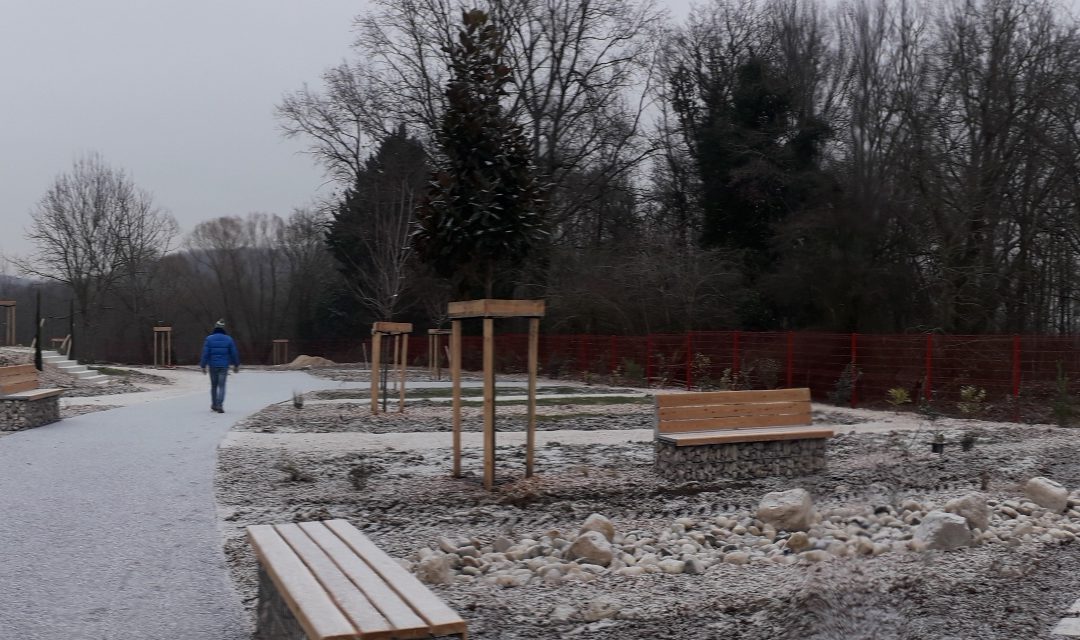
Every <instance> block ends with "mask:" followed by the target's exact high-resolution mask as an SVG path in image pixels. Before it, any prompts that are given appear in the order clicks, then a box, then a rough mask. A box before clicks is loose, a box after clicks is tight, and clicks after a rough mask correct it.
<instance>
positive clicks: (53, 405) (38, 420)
mask: <svg viewBox="0 0 1080 640" xmlns="http://www.w3.org/2000/svg"><path fill="white" fill-rule="evenodd" d="M63 392H64V390H63V389H39V388H38V371H37V369H36V368H35V367H34V365H32V364H19V365H10V366H6V367H0V431H19V430H21V429H30V428H33V427H40V426H42V425H46V424H50V423H52V422H56V421H58V420H59V419H60V402H59V397H60V395H61V394H62V393H63Z"/></svg>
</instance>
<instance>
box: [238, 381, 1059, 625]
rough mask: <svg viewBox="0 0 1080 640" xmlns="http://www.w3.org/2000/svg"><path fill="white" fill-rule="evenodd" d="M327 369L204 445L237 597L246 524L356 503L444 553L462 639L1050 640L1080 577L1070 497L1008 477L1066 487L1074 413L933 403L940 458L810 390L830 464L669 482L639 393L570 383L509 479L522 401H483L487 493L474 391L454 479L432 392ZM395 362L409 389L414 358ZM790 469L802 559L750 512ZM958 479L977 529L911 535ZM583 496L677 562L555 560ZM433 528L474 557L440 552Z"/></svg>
mask: <svg viewBox="0 0 1080 640" xmlns="http://www.w3.org/2000/svg"><path fill="white" fill-rule="evenodd" d="M335 377H337V378H338V379H339V380H340V379H342V378H343V377H346V378H347V379H349V380H350V382H353V383H356V384H357V385H359V386H360V387H361V389H360V390H359V392H358V393H357V394H356V398H355V401H354V402H353V403H348V402H342V403H335V404H322V405H319V404H309V405H306V406H305V407H304V408H302V409H299V410H297V409H295V408H293V407H292V406H291V404H290V403H288V402H283V403H278V404H277V405H273V406H271V407H269V408H268V409H266V410H264V411H262V412H260V413H258V414H256V415H254V416H252V417H251V418H250V419H248V420H245V421H242V422H241V423H239V424H238V425H237V426H236V428H235V429H234V430H233V432H231V433H230V434H229V435H228V436H227V437H226V438H225V440H224V441H223V442H222V446H221V448H220V450H219V456H220V459H219V467H218V484H217V487H218V492H217V495H218V503H219V504H218V506H219V510H220V514H221V517H222V520H223V521H222V526H223V531H224V533H225V536H226V543H225V548H226V554H227V556H228V558H229V560H230V564H231V567H232V569H233V575H234V578H235V579H236V582H237V585H238V587H239V589H240V591H241V594H242V595H243V597H244V599H245V603H246V604H247V605H248V606H249V608H250V606H252V605H253V603H254V598H255V591H254V565H253V558H252V556H251V553H250V549H249V548H248V546H247V544H246V542H244V540H243V538H242V533H243V527H244V526H246V525H249V524H262V523H273V522H290V521H294V520H306V519H317V518H325V517H344V518H347V519H349V520H350V521H351V522H353V523H354V524H355V525H356V526H357V527H359V528H361V529H362V530H364V531H365V532H366V533H367V534H368V535H369V536H371V537H372V538H373V539H374V540H375V542H376V543H377V544H379V545H380V546H381V547H382V548H384V549H385V550H387V551H388V552H389V553H391V554H393V555H396V556H398V557H400V558H402V559H405V560H407V561H408V562H410V563H411V566H413V567H414V569H416V570H417V571H418V572H419V573H421V574H425V575H428V574H434V575H436V576H438V575H440V572H439V571H433V570H432V563H435V564H438V563H443V562H445V563H447V567H445V568H446V569H447V570H448V571H449V573H448V574H447V575H448V579H449V581H450V582H449V583H447V584H441V585H435V586H433V588H434V589H435V590H436V591H437V592H438V593H439V594H440V595H441V596H442V597H443V598H444V599H446V600H447V602H448V603H449V604H450V605H451V606H453V607H454V608H455V609H456V610H457V611H459V612H460V613H461V614H462V615H463V616H464V617H465V618H466V619H467V620H468V622H469V625H470V635H471V636H472V637H475V638H499V639H503V638H505V639H518V638H564V637H565V638H572V637H582V638H604V639H611V640H615V639H626V638H668V637H671V638H725V639H727V638H746V639H751V638H753V639H758V638H761V639H764V638H769V639H772V638H829V639H836V640H840V639H848V638H883V639H893V638H896V639H899V638H972V639H974V638H991V639H1002V640H1005V639H1009V640H1012V639H1014V638H1044V637H1050V636H1049V633H1050V629H1051V628H1052V627H1053V625H1054V624H1056V623H1057V621H1058V619H1060V618H1061V616H1062V615H1064V613H1065V610H1066V608H1067V607H1068V606H1069V604H1071V603H1072V602H1073V601H1074V600H1075V599H1076V597H1077V595H1078V594H1080V553H1077V547H1076V545H1077V544H1080V542H1074V540H1075V537H1076V532H1080V511H1078V510H1077V508H1073V509H1072V510H1071V511H1070V512H1068V513H1067V514H1065V515H1054V514H1049V513H1046V512H1045V510H1040V509H1038V508H1037V507H1036V508H1032V507H1033V505H1031V504H1030V503H1027V501H1026V499H1025V497H1024V493H1023V489H1022V483H1023V482H1025V481H1026V480H1027V479H1028V478H1030V477H1032V476H1036V475H1043V476H1047V477H1051V478H1054V479H1056V480H1058V481H1060V482H1062V483H1063V484H1065V485H1066V486H1068V487H1070V488H1072V489H1073V490H1074V493H1073V503H1074V504H1076V505H1080V502H1078V498H1080V494H1077V493H1076V492H1075V490H1076V489H1077V488H1080V464H1078V461H1077V457H1076V454H1075V451H1076V445H1077V443H1078V441H1080V430H1071V429H1061V428H1057V427H1051V426H1046V425H1042V426H1040V425H1035V426H1031V425H1014V424H1008V423H989V422H979V421H970V420H952V419H942V420H938V421H937V422H936V424H934V425H933V429H934V430H935V431H938V430H940V431H943V432H944V434H945V436H946V438H947V440H948V441H949V442H950V443H952V444H950V445H949V446H948V447H947V449H946V454H945V455H944V456H937V455H934V454H931V453H930V451H929V440H930V435H929V427H930V425H928V424H926V423H924V422H923V421H922V420H921V419H920V418H919V417H918V416H916V415H913V414H906V413H900V414H896V413H891V412H875V411H867V410H852V409H846V408H836V407H829V406H824V405H820V406H819V405H815V407H814V419H815V422H816V423H820V424H829V425H832V426H834V427H835V428H836V431H837V434H838V435H837V437H835V438H833V439H832V440H831V441H830V444H829V453H828V455H829V467H828V469H827V470H826V471H824V472H821V473H819V474H815V475H813V476H808V477H803V478H768V479H762V480H752V481H747V480H740V481H731V482H717V483H711V484H708V485H697V484H686V485H675V484H672V483H670V482H668V481H665V480H663V479H661V478H658V477H657V476H656V475H655V474H654V473H653V471H652V459H653V453H652V442H651V441H652V431H651V420H652V411H653V409H652V406H651V405H649V404H633V403H626V404H595V403H594V402H592V401H590V400H584V399H583V400H581V401H580V404H579V403H575V399H574V398H573V397H569V398H564V399H563V400H565V402H562V401H560V402H559V404H554V405H551V406H541V407H539V410H538V413H539V414H540V416H541V422H540V429H541V430H540V431H539V432H538V434H537V438H538V450H537V460H536V469H537V476H536V477H534V478H532V479H524V478H523V477H522V472H523V465H524V459H523V454H524V453H523V450H522V446H521V444H522V442H523V440H524V433H523V431H522V429H523V425H524V416H523V413H524V408H523V407H522V406H520V405H508V406H500V407H499V408H498V414H499V416H500V421H499V429H500V432H499V434H498V451H497V457H498V463H497V468H498V469H499V483H498V485H497V487H496V489H495V491H492V492H488V491H485V490H483V488H482V487H481V486H480V482H479V478H478V474H479V467H480V442H479V435H480V434H479V426H480V425H479V409H478V408H476V407H466V409H465V421H464V422H465V424H464V428H465V433H464V434H463V437H464V446H465V460H464V470H465V476H464V477H463V478H460V479H454V478H451V477H450V476H449V471H450V449H449V447H450V434H449V432H448V430H449V423H450V408H449V407H448V406H447V405H446V404H445V403H443V402H441V401H431V402H424V401H415V402H412V403H410V404H409V406H408V407H407V408H406V410H405V412H404V413H403V414H397V413H389V414H382V415H378V416H372V415H371V414H370V411H369V407H368V404H367V401H366V395H365V393H364V391H365V389H363V387H365V386H366V385H365V383H364V380H363V374H352V375H350V376H340V377H339V376H336V375H335ZM410 378H412V379H415V383H414V382H410V385H409V388H417V387H418V386H419V384H421V381H420V379H422V378H423V374H419V373H416V372H412V373H411V374H410ZM330 384H332V383H330ZM423 384H424V386H428V384H429V383H426V382H425V383H423ZM430 384H431V385H435V383H430ZM442 384H443V385H446V383H442ZM500 384H501V385H505V386H507V387H515V386H520V382H519V381H514V380H504V379H501V380H500ZM550 384H552V385H558V386H564V387H565V386H567V383H565V382H557V383H550ZM436 386H437V385H436ZM581 390H582V392H587V393H588V394H589V395H595V394H603V393H605V391H606V390H605V389H604V388H603V387H598V386H590V387H582V389H581ZM561 393H562V394H563V395H572V394H569V392H565V391H563V392H561ZM611 393H614V394H617V393H618V392H617V391H615V390H612V391H611ZM337 395H338V396H340V395H341V394H337ZM507 395H509V394H507ZM628 402H633V401H628ZM392 406H393V405H392ZM965 431H972V432H974V433H975V434H976V435H977V437H978V440H977V443H976V446H975V448H974V450H972V451H970V452H961V451H960V448H959V446H957V445H956V444H955V443H956V442H957V441H958V440H959V438H960V435H961V434H962V433H963V432H965ZM794 487H802V488H805V489H807V490H808V491H809V492H810V493H811V494H812V495H813V496H814V499H815V502H816V505H817V509H818V512H819V514H820V515H821V522H820V523H819V524H818V525H815V527H814V528H813V529H812V530H811V532H810V538H811V543H812V544H813V545H816V547H817V550H818V551H821V553H819V554H818V555H816V556H813V560H812V559H811V557H809V556H806V557H804V556H803V555H801V554H798V553H792V552H791V551H785V548H786V538H787V534H784V533H782V532H779V533H778V532H775V531H773V532H769V531H767V530H763V526H762V523H761V522H758V521H756V518H755V512H756V505H757V504H758V502H759V501H760V499H761V497H762V496H763V495H764V494H765V493H768V492H770V491H775V490H784V489H789V488H794ZM972 492H978V493H981V494H982V495H983V496H984V497H985V499H986V500H987V502H988V504H989V505H990V508H991V512H992V516H991V523H990V525H989V527H988V531H986V532H982V533H979V534H978V537H977V544H976V545H975V546H972V547H970V548H966V549H962V550H959V551H953V552H948V553H945V552H939V551H923V550H920V549H918V545H916V544H914V543H913V542H912V541H911V540H912V535H913V530H914V528H915V525H916V524H917V522H918V520H919V519H920V518H921V517H923V516H925V514H926V512H927V511H928V510H930V509H933V508H941V507H943V506H944V504H945V503H946V502H947V501H948V500H950V499H953V498H956V497H960V496H964V495H966V494H969V493H972ZM1014 507H1015V509H1014ZM591 513H601V514H603V515H605V516H606V517H608V518H610V519H611V520H612V522H613V523H614V525H615V528H616V531H617V533H618V537H617V539H616V541H617V545H618V546H619V550H620V553H622V554H625V555H626V556H629V557H628V558H625V559H624V560H625V561H623V560H621V562H623V564H624V565H627V566H629V565H631V564H634V563H641V566H643V567H645V566H648V565H649V564H650V563H655V562H661V563H663V562H664V561H666V560H672V562H667V563H666V564H665V565H664V566H665V567H667V568H668V569H671V570H675V568H679V569H680V570H679V571H675V572H674V573H668V572H666V571H660V570H657V571H658V572H656V573H653V572H651V571H653V570H654V569H649V570H648V571H646V572H645V573H644V574H643V575H640V576H633V575H626V574H625V572H622V573H621V572H620V571H618V570H617V569H613V568H609V569H607V570H599V571H598V570H596V569H597V568H596V567H589V566H587V565H578V564H577V563H572V562H567V560H566V559H565V558H563V557H561V555H560V552H558V550H557V545H558V544H560V543H559V541H560V540H573V538H574V537H575V536H576V533H577V529H578V527H580V526H581V523H582V522H583V521H584V520H585V518H586V517H587V516H588V515H589V514H591ZM1013 514H1015V516H1014V515H1013ZM500 537H503V538H506V541H504V542H503V543H500V544H505V542H509V543H510V544H512V545H514V546H513V548H515V549H520V550H521V553H520V554H518V555H517V556H515V557H516V559H515V557H506V554H503V555H500V554H499V553H497V552H495V551H494V549H493V548H492V546H493V545H494V544H495V542H496V540H497V539H498V538H500ZM862 538H866V541H861V539H862ZM440 542H442V543H443V546H446V545H450V546H451V547H456V546H462V545H464V546H466V547H467V546H473V547H476V549H477V552H478V553H479V554H480V557H479V558H477V559H475V560H474V559H469V560H467V561H466V560H465V558H464V556H462V555H460V554H455V555H454V556H444V555H443V554H444V552H443V551H440V550H438V549H439V547H440ZM515 553H517V552H515ZM863 554H867V555H863ZM532 556H535V557H532ZM431 558H436V560H432V559H431ZM438 558H445V560H439V559H438ZM650 558H651V559H650ZM743 559H745V560H746V561H747V562H746V564H740V563H739V562H741V561H742V560H743ZM816 560H823V561H821V562H817V561H816ZM689 565H693V572H691V570H690V569H687V568H686V567H687V566H689ZM657 566H659V565H657ZM553 567H554V568H555V569H557V571H552V568H553ZM630 573H633V572H630ZM555 574H558V575H555ZM447 575H444V576H443V577H447ZM514 585H517V586H514Z"/></svg>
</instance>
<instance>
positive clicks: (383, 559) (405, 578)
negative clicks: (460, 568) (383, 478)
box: [324, 520, 466, 638]
mask: <svg viewBox="0 0 1080 640" xmlns="http://www.w3.org/2000/svg"><path fill="white" fill-rule="evenodd" d="M324 524H325V525H326V526H327V527H329V528H330V530H331V531H333V532H334V533H335V534H337V536H338V537H339V538H341V540H342V541H343V542H345V544H347V545H348V546H349V548H350V549H352V550H353V552H354V553H356V554H358V555H359V556H360V557H362V558H363V559H364V561H365V562H367V563H368V565H369V566H370V567H371V568H372V569H373V570H374V571H375V572H376V573H377V574H379V576H380V577H381V578H382V579H383V580H384V581H385V582H386V583H387V584H388V585H390V588H392V589H393V590H394V591H395V592H397V594H398V595H399V596H401V598H402V599H403V600H405V601H406V602H408V603H409V606H411V607H412V609H413V610H414V611H416V612H417V613H418V614H419V615H420V617H422V618H423V619H424V620H426V621H427V623H428V626H429V627H430V629H431V634H432V635H451V634H458V635H460V636H461V637H462V638H464V637H465V634H466V625H465V621H464V620H462V619H461V616H459V615H458V614H457V613H456V612H455V611H454V610H453V609H451V608H450V607H448V606H446V603H444V602H443V601H442V600H440V599H439V598H438V597H437V596H436V595H435V594H434V593H432V592H431V591H429V590H428V588H427V587H425V586H424V585H423V584H422V583H421V582H420V581H419V580H417V579H416V577H415V576H413V575H412V574H411V573H409V572H408V571H406V570H405V568H404V567H402V566H401V565H400V564H398V563H397V562H395V561H394V559H393V558H391V557H390V556H388V555H386V554H385V553H383V551H382V550H380V549H379V548H378V547H376V546H375V543H373V542H372V541H371V540H369V539H368V537H367V536H365V535H364V534H363V533H361V532H360V531H358V530H357V529H356V528H355V527H353V526H352V525H351V524H349V523H348V522H347V521H345V520H325V521H324Z"/></svg>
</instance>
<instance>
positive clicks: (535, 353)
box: [525, 318, 540, 478]
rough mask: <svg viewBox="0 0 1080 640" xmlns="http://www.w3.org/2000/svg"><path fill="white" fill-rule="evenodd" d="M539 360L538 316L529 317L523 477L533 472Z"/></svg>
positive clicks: (530, 475) (528, 476)
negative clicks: (527, 404) (527, 393)
mask: <svg viewBox="0 0 1080 640" xmlns="http://www.w3.org/2000/svg"><path fill="white" fill-rule="evenodd" d="M539 360H540V318H529V407H528V411H527V414H528V415H527V418H526V422H527V426H526V430H527V431H526V435H525V477H526V478H531V477H532V474H533V459H534V457H535V455H534V453H535V451H536V369H537V365H538V363H539Z"/></svg>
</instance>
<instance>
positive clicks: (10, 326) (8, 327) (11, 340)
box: [0, 300, 18, 347]
mask: <svg viewBox="0 0 1080 640" xmlns="http://www.w3.org/2000/svg"><path fill="white" fill-rule="evenodd" d="M17 306H18V305H17V304H16V302H15V301H14V300H0V309H3V310H4V346H5V347H13V346H15V308H16V307H17Z"/></svg>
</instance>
